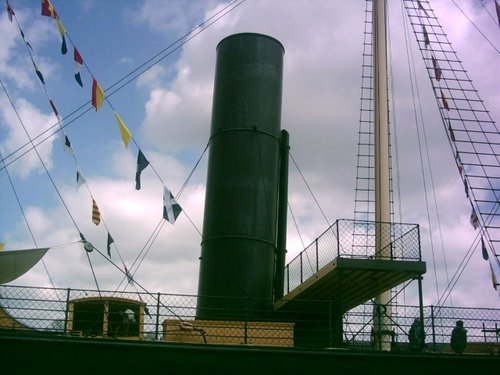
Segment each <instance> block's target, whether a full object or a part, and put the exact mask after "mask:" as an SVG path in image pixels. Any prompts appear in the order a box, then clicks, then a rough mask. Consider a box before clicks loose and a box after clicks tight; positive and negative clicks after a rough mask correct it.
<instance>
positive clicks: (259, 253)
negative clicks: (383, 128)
mask: <svg viewBox="0 0 500 375" xmlns="http://www.w3.org/2000/svg"><path fill="white" fill-rule="evenodd" d="M283 55H284V48H283V46H282V44H281V43H280V42H279V41H277V40H276V39H274V38H271V37H269V36H266V35H260V34H253V33H243V34H235V35H231V36H229V37H227V38H225V39H223V40H222V41H221V42H220V43H219V45H218V46H217V63H216V72H215V86H214V96H213V108H212V126H211V134H210V155H209V160H208V177H207V190H206V198H205V215H204V222H203V240H202V245H201V258H200V260H201V262H200V275H199V283H198V296H199V297H198V306H197V318H198V319H245V318H248V317H249V315H248V314H249V312H254V313H253V314H252V313H250V314H251V315H254V316H253V317H254V318H255V317H257V318H258V316H255V311H257V310H258V311H261V312H262V314H264V315H265V314H267V313H268V312H269V311H270V310H271V309H272V298H273V282H274V272H275V256H276V237H277V233H276V228H277V221H278V218H277V215H278V214H277V206H278V204H277V197H278V185H279V155H280V122H281V94H282V79H283ZM213 297H216V298H213ZM257 315H258V314H257Z"/></svg>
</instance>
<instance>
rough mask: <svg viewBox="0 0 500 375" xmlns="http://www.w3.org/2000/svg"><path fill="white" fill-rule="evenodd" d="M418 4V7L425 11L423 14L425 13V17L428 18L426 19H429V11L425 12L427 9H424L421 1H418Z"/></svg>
mask: <svg viewBox="0 0 500 375" xmlns="http://www.w3.org/2000/svg"><path fill="white" fill-rule="evenodd" d="M417 4H418V7H419V8H420V9H422V10H423V12H424V14H425V16H426V17H429V13H427V11H426V10H425V8H424V6H423V5H422V3H421V2H420V0H417Z"/></svg>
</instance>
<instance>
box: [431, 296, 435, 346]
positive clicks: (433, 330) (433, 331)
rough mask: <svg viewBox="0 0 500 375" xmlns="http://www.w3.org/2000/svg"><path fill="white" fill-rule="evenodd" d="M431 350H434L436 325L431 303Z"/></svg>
mask: <svg viewBox="0 0 500 375" xmlns="http://www.w3.org/2000/svg"><path fill="white" fill-rule="evenodd" d="M431 326H432V350H433V351H436V325H435V322H434V306H433V305H431Z"/></svg>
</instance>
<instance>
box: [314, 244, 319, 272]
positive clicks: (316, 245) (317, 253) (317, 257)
mask: <svg viewBox="0 0 500 375" xmlns="http://www.w3.org/2000/svg"><path fill="white" fill-rule="evenodd" d="M314 244H315V247H316V272H318V271H319V251H318V239H317V238H316V239H315V240H314Z"/></svg>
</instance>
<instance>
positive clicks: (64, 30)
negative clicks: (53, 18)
mask: <svg viewBox="0 0 500 375" xmlns="http://www.w3.org/2000/svg"><path fill="white" fill-rule="evenodd" d="M57 27H58V28H59V32H60V33H61V36H62V37H64V34H65V33H66V29H65V28H64V25H63V24H62V22H61V20H60V19H59V18H58V19H57Z"/></svg>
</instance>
